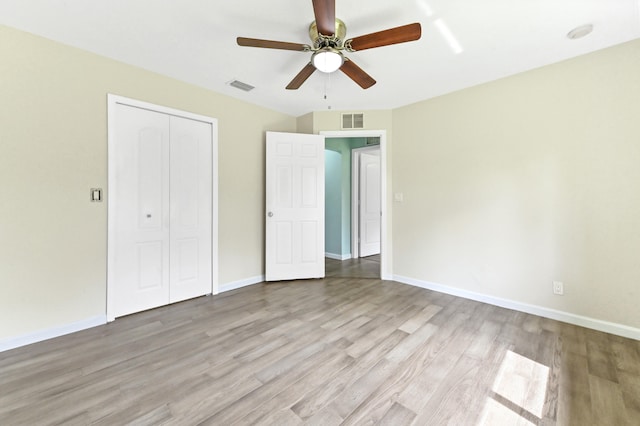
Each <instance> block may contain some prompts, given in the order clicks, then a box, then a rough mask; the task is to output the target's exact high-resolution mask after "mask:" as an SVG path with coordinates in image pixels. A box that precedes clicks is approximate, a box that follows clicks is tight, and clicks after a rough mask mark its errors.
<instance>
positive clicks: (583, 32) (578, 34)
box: [567, 24, 593, 40]
mask: <svg viewBox="0 0 640 426" xmlns="http://www.w3.org/2000/svg"><path fill="white" fill-rule="evenodd" d="M591 31H593V24H585V25H580V26H579V27H576V28H574V29H572V30H571V31H569V32H568V33H567V38H568V39H571V40H576V39H579V38H582V37H585V36H588V35H589V34H591Z"/></svg>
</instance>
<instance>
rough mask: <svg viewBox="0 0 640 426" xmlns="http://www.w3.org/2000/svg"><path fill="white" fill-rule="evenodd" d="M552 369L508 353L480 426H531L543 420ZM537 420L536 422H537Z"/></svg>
mask: <svg viewBox="0 0 640 426" xmlns="http://www.w3.org/2000/svg"><path fill="white" fill-rule="evenodd" d="M548 378H549V367H547V366H545V365H542V364H539V363H537V362H535V361H532V360H530V359H528V358H525V357H523V356H521V355H518V354H516V353H514V352H511V351H508V352H507V354H506V355H505V358H504V360H503V362H502V365H501V366H500V371H499V372H498V374H497V376H496V379H495V381H494V383H493V391H494V392H495V395H494V396H493V397H489V398H487V403H486V405H485V407H484V410H483V414H482V418H481V420H480V424H482V425H532V424H536V423H537V421H538V420H540V419H542V416H543V409H544V401H545V397H546V392H547V382H548ZM534 421H535V423H534Z"/></svg>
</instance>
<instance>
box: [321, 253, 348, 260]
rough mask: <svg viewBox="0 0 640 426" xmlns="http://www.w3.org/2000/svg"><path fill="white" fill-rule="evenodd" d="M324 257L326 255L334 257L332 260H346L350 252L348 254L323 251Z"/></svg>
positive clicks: (330, 257)
mask: <svg viewBox="0 0 640 426" xmlns="http://www.w3.org/2000/svg"><path fill="white" fill-rule="evenodd" d="M324 257H328V258H329V259H334V260H347V259H351V253H349V254H335V253H325V254H324Z"/></svg>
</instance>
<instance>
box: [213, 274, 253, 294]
mask: <svg viewBox="0 0 640 426" xmlns="http://www.w3.org/2000/svg"><path fill="white" fill-rule="evenodd" d="M261 282H264V275H258V276H257V277H251V278H246V279H244V280H239V281H233V282H230V283H226V284H222V285H221V286H220V287H218V293H224V292H225V291H231V290H236V289H238V288H242V287H247V286H250V285H254V284H260V283H261Z"/></svg>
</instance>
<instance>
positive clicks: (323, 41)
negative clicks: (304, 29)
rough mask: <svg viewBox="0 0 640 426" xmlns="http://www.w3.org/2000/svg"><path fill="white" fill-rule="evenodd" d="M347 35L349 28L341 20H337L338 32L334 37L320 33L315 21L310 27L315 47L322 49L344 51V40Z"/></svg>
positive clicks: (310, 34) (336, 31)
mask: <svg viewBox="0 0 640 426" xmlns="http://www.w3.org/2000/svg"><path fill="white" fill-rule="evenodd" d="M346 35H347V26H346V25H345V24H344V22H342V21H341V20H340V19H337V18H336V30H335V33H334V34H332V35H329V36H327V35H323V34H320V33H319V32H318V25H317V24H316V21H313V22H312V23H311V25H309V37H310V38H311V41H313V47H314V48H316V49H321V48H323V47H332V48H334V49H342V48H343V47H344V46H343V43H344V38H345V36H346Z"/></svg>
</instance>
